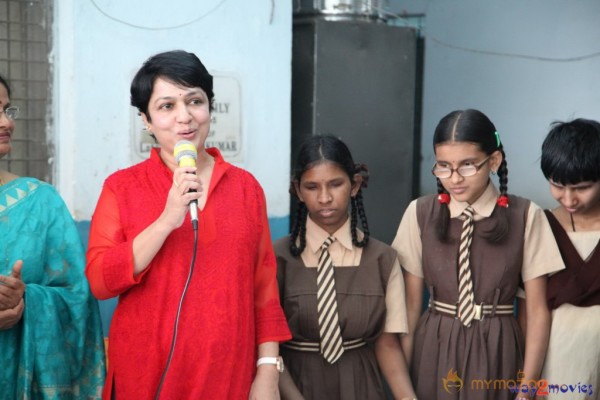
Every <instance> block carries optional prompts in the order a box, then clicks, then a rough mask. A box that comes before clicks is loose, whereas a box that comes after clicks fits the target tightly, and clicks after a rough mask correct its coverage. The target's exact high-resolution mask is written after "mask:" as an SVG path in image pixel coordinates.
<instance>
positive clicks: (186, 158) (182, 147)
mask: <svg viewBox="0 0 600 400" xmlns="http://www.w3.org/2000/svg"><path fill="white" fill-rule="evenodd" d="M173 155H174V156H175V161H177V164H179V166H180V167H195V166H196V158H198V151H197V150H196V146H194V144H193V143H192V142H190V141H188V140H180V141H179V142H177V144H176V145H175V148H174V149H173Z"/></svg>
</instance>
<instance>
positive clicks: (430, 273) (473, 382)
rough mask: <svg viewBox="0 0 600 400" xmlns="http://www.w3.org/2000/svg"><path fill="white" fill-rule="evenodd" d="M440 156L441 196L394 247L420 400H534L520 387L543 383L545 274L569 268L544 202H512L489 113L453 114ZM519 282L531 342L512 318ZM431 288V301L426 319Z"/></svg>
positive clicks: (438, 144) (443, 129)
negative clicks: (425, 303) (403, 285)
mask: <svg viewBox="0 0 600 400" xmlns="http://www.w3.org/2000/svg"><path fill="white" fill-rule="evenodd" d="M433 148H434V153H435V160H436V161H435V164H434V165H433V168H432V173H433V175H434V176H435V178H436V179H437V184H438V194H437V195H429V196H424V197H421V198H419V199H417V200H414V201H413V202H412V203H411V204H410V205H409V206H408V208H407V210H406V212H405V214H404V216H403V218H402V221H401V223H400V226H399V228H398V233H397V235H396V238H395V239H394V242H393V244H392V247H393V248H395V249H396V250H397V252H398V257H399V260H400V263H401V264H402V267H403V273H404V281H405V283H406V303H407V310H408V325H409V334H408V335H406V336H405V337H403V338H402V347H403V349H404V351H405V354H407V355H408V356H409V359H410V371H411V377H412V381H413V385H414V388H415V391H416V394H417V396H418V397H419V398H421V399H437V400H441V399H464V400H480V399H481V400H484V399H485V400H497V399H506V400H508V399H515V398H517V399H529V398H534V397H535V396H534V395H532V394H533V391H532V390H530V389H528V387H526V386H521V385H522V384H528V383H532V384H534V383H535V384H536V385H537V380H539V378H540V372H541V368H542V365H543V362H544V356H545V353H546V348H547V344H548V335H549V330H550V314H549V311H548V308H547V306H546V299H545V294H546V275H547V274H548V273H550V272H553V271H557V270H561V269H563V268H564V265H563V262H562V260H561V258H560V253H559V251H558V248H557V245H556V241H555V240H554V237H553V235H552V231H551V229H550V226H549V224H548V221H547V219H546V218H545V216H544V213H543V211H542V210H541V209H540V208H539V207H538V206H537V205H536V204H534V203H533V202H531V201H529V200H527V199H524V198H522V197H518V196H514V195H512V194H508V168H507V162H506V154H505V152H504V147H503V145H502V140H501V137H500V134H499V133H498V131H497V130H496V127H495V126H494V124H493V123H492V122H491V121H490V120H489V118H488V117H487V116H486V115H484V114H483V113H482V112H480V111H478V110H459V111H453V112H451V113H450V114H448V115H446V116H445V117H444V118H442V119H441V120H440V122H439V124H438V125H437V127H436V130H435V133H434V137H433ZM494 174H497V175H498V181H499V189H497V188H496V187H495V186H494V183H493V182H492V179H491V175H494ZM521 280H522V281H523V282H524V286H525V291H526V294H527V311H528V321H527V325H528V330H527V336H526V337H523V334H522V332H521V329H520V328H519V325H518V324H517V321H516V319H515V317H514V302H515V296H516V292H517V289H518V286H519V282H520V281H521ZM424 288H426V289H427V291H428V294H429V302H428V307H427V310H426V311H425V312H424V313H422V308H423V293H424ZM486 382H487V383H486ZM536 387H537V386H536Z"/></svg>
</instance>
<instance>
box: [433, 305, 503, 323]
mask: <svg viewBox="0 0 600 400" xmlns="http://www.w3.org/2000/svg"><path fill="white" fill-rule="evenodd" d="M429 309H431V310H434V311H437V312H439V313H441V314H446V315H450V316H452V317H454V318H458V311H457V310H458V308H457V307H456V304H448V303H443V302H441V301H437V300H434V301H432V302H430V303H429ZM513 312H514V306H513V305H512V304H497V305H495V306H494V305H493V304H483V303H481V304H476V305H475V317H474V319H476V320H478V321H481V320H483V319H484V318H485V316H486V315H489V316H492V317H493V316H495V315H510V314H513Z"/></svg>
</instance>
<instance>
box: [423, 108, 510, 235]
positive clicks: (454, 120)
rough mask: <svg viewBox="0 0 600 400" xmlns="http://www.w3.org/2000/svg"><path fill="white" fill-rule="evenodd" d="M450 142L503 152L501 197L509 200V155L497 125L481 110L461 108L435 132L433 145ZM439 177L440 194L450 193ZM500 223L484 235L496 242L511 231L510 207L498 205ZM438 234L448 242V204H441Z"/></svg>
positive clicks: (448, 116) (490, 152)
mask: <svg viewBox="0 0 600 400" xmlns="http://www.w3.org/2000/svg"><path fill="white" fill-rule="evenodd" d="M448 142H465V143H472V144H475V145H477V146H479V149H480V150H481V151H483V152H484V153H485V154H487V155H491V154H492V153H494V152H495V151H499V152H500V154H502V162H501V163H500V166H499V168H498V180H499V191H500V196H499V199H500V198H504V199H506V196H507V192H508V167H507V164H506V154H505V153H504V147H503V146H502V143H501V142H500V138H499V136H498V132H497V130H496V127H495V126H494V124H493V123H492V121H490V119H489V118H488V117H487V116H486V115H485V114H483V113H482V112H481V111H479V110H473V109H468V110H457V111H453V112H451V113H450V114H448V115H446V116H445V117H444V118H442V119H441V120H440V122H439V123H438V125H437V127H436V128H435V133H434V135H433V147H434V149H435V147H436V146H437V145H440V144H444V143H448ZM436 179H437V187H438V194H440V195H442V194H443V195H446V196H448V192H447V191H446V189H444V186H443V185H442V182H441V180H440V179H439V178H436ZM494 212H495V213H497V215H498V218H497V223H496V224H495V226H493V227H492V228H491V229H490V230H488V231H485V232H483V236H484V237H485V238H486V239H487V240H488V241H490V242H492V243H499V242H501V241H502V240H503V239H504V238H505V237H506V235H507V234H508V229H509V223H508V210H507V209H506V207H500V206H498V205H496V208H495V210H494ZM436 224H437V226H436V229H437V236H438V238H439V239H440V240H441V241H442V242H447V241H448V226H449V224H450V209H449V208H448V204H447V203H445V202H444V203H443V204H441V209H440V214H439V217H438V219H437V221H436Z"/></svg>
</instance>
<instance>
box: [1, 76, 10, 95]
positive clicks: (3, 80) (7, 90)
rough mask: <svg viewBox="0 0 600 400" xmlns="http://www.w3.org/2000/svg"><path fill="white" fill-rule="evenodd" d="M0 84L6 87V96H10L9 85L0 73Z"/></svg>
mask: <svg viewBox="0 0 600 400" xmlns="http://www.w3.org/2000/svg"><path fill="white" fill-rule="evenodd" d="M0 84H1V85H2V86H4V87H5V88H6V93H8V97H10V86H9V85H8V82H7V81H6V79H4V77H3V76H2V75H0Z"/></svg>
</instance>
